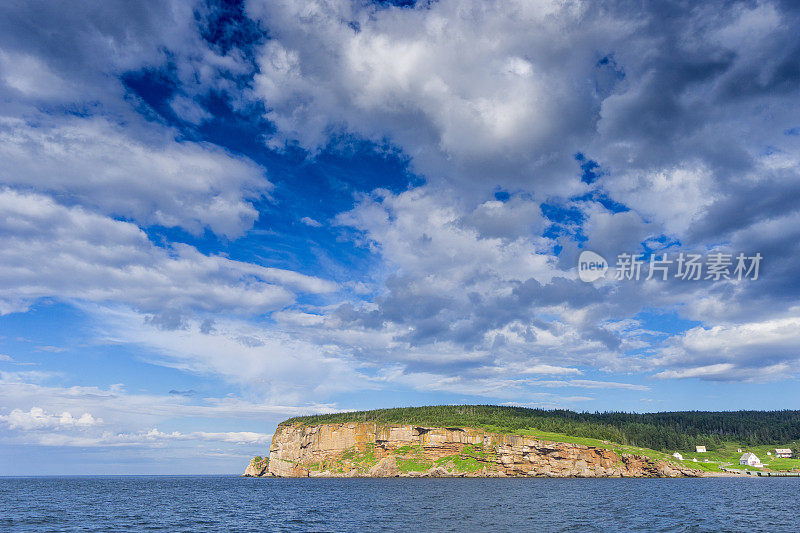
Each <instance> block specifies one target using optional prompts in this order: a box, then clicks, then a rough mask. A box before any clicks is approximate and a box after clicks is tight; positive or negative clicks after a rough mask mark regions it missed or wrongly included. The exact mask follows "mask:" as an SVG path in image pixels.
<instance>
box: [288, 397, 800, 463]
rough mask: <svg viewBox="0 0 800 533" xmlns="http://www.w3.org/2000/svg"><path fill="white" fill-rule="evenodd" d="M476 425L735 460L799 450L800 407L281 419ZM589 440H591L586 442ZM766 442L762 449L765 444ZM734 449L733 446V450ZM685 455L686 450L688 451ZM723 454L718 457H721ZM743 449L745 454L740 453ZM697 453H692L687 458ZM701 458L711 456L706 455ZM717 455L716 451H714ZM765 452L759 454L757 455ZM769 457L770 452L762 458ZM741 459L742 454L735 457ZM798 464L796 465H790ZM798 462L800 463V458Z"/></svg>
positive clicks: (461, 408) (395, 412)
mask: <svg viewBox="0 0 800 533" xmlns="http://www.w3.org/2000/svg"><path fill="white" fill-rule="evenodd" d="M363 421H368V422H377V423H385V424H392V423H395V424H418V425H422V426H435V427H475V428H483V429H487V430H490V431H497V432H510V433H521V434H530V435H538V436H541V437H542V438H547V437H546V435H550V436H551V437H550V438H553V440H556V439H555V437H559V438H562V439H563V438H564V437H570V441H571V442H579V443H580V441H581V440H583V441H593V442H594V441H598V442H602V441H608V442H613V443H616V444H618V445H623V446H636V447H641V448H647V449H652V450H658V451H661V452H670V453H671V452H673V451H676V450H679V451H681V452H683V451H688V450H694V446H695V445H705V446H706V447H707V448H708V450H709V452H717V455H719V454H722V455H724V459H725V461H728V460H732V458H733V455H732V453H733V454H734V455H735V454H736V453H738V452H736V450H737V449H738V448H748V449H750V448H753V449H755V448H754V447H758V450H759V451H761V452H762V453H763V454H765V453H766V450H767V449H768V448H769V447H770V446H773V447H781V448H787V447H788V448H792V449H793V450H794V451H795V457H798V456H800V453H798V452H800V411H722V412H713V411H685V412H672V413H644V414H635V413H617V412H607V413H576V412H573V411H567V410H543V409H527V408H524V407H504V406H496V405H439V406H427V407H401V408H394V409H376V410H372V411H354V412H348V413H334V414H326V415H312V416H302V417H295V418H290V419H289V420H286V421H284V422H282V423H281V425H286V424H295V423H302V424H307V425H312V424H324V423H341V422H363ZM584 443H586V444H588V443H589V442H584ZM762 448H763V450H762ZM731 450H733V452H731ZM685 455H686V454H685ZM722 455H721V456H720V459H722ZM739 455H741V454H739ZM691 457H693V455H692V454H689V456H688V458H691ZM702 457H703V459H705V458H710V456H702ZM715 457H716V456H715ZM759 457H761V455H759ZM766 459H768V457H767V456H765V457H762V460H766ZM736 460H737V461H738V456H737V457H736ZM791 466H794V465H791ZM798 466H800V463H798Z"/></svg>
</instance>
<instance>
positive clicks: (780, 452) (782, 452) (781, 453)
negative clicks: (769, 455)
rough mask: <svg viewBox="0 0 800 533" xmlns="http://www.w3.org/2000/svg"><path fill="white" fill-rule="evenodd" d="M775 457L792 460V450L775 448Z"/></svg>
mask: <svg viewBox="0 0 800 533" xmlns="http://www.w3.org/2000/svg"><path fill="white" fill-rule="evenodd" d="M775 457H783V458H784V459H791V458H792V450H790V449H789V448H775Z"/></svg>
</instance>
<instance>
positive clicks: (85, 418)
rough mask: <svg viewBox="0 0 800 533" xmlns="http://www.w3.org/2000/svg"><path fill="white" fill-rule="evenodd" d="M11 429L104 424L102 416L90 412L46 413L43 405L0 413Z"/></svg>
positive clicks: (60, 427) (83, 427)
mask: <svg viewBox="0 0 800 533" xmlns="http://www.w3.org/2000/svg"><path fill="white" fill-rule="evenodd" d="M0 421H2V422H5V423H6V425H8V427H9V428H10V429H23V430H32V429H74V428H78V429H85V428H90V427H94V426H99V425H102V424H103V419H102V418H95V417H93V416H92V415H91V414H89V413H83V414H82V415H80V416H76V417H75V416H72V414H71V413H70V412H69V411H64V412H63V413H61V414H54V413H46V412H45V411H44V409H42V408H41V407H32V408H31V409H30V411H27V412H26V411H22V410H20V409H14V410H13V411H11V412H10V413H9V414H7V415H0Z"/></svg>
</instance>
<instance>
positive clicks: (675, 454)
mask: <svg viewBox="0 0 800 533" xmlns="http://www.w3.org/2000/svg"><path fill="white" fill-rule="evenodd" d="M672 457H674V458H675V459H677V460H678V461H683V456H682V455H681V454H679V453H678V452H675V453H673V454H672Z"/></svg>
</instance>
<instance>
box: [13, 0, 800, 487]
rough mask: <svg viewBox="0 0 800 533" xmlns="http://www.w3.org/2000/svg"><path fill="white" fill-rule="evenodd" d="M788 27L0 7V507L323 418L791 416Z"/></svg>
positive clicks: (246, 448) (632, 14)
mask: <svg viewBox="0 0 800 533" xmlns="http://www.w3.org/2000/svg"><path fill="white" fill-rule="evenodd" d="M799 28H800V8H798V5H797V4H796V3H792V2H779V1H760V2H757V1H746V2H744V1H725V2H723V1H713V0H712V1H709V2H703V3H701V4H686V3H683V2H669V1H667V2H628V1H623V0H618V1H610V2H606V1H597V2H588V1H587V2H581V1H570V0H566V1H557V2H556V1H544V0H543V1H528V2H515V1H511V0H509V1H491V0H490V1H486V0H464V1H458V2H457V1H452V0H440V1H429V2H425V1H420V2H412V1H405V2H388V1H381V2H373V3H370V2H367V1H355V0H354V1H351V2H348V1H324V0H303V1H298V0H269V1H267V0H260V1H256V0H248V1H244V2H238V1H222V0H205V1H200V2H189V1H165V0H159V1H148V0H142V1H140V2H128V1H124V0H119V1H115V0H106V1H103V2H81V3H70V4H69V5H67V4H66V3H63V2H52V1H44V0H42V1H39V0H25V1H8V2H3V3H2V4H0V249H1V250H2V253H0V475H43V474H145V473H147V474H171V473H187V474H194V473H227V474H230V473H240V472H242V471H243V470H244V467H245V466H246V465H247V462H248V461H249V459H250V457H252V456H254V455H266V453H267V450H268V448H269V441H270V437H271V434H272V432H273V430H274V428H275V426H276V424H277V423H279V422H280V421H282V420H284V419H286V418H288V417H291V416H296V415H302V414H312V413H325V412H336V411H342V410H353V409H371V408H384V407H398V406H412V405H432V404H456V403H480V404H500V405H519V406H528V407H539V408H545V409H550V408H566V409H572V410H576V411H591V412H594V411H606V410H614V411H632V412H652V411H669V410H738V409H768V410H774V409H800V394H798V393H800V387H799V386H798V371H800V167H799V166H798V164H799V163H800V106H798V102H799V101H800V38H798V35H800V32H799V31H798V29H799ZM586 252H593V253H594V254H596V255H591V254H588V255H587V254H586ZM581 254H584V255H583V256H582V255H581ZM588 259H593V262H591V261H588ZM690 260H691V261H690ZM689 262H692V263H693V264H695V265H698V267H699V268H700V270H699V271H691V272H695V273H696V274H697V275H694V274H692V273H691V272H688V273H689V275H687V268H688V267H687V264H688V263H689ZM589 263H591V264H589ZM580 264H583V265H584V267H585V268H584V267H579V265H580ZM589 274H597V275H596V276H593V275H592V276H589V277H592V278H593V279H590V280H584V278H585V277H587V276H586V275H589ZM648 278H649V279H648Z"/></svg>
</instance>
